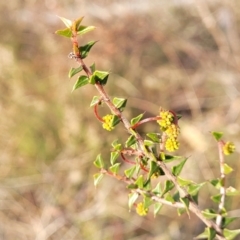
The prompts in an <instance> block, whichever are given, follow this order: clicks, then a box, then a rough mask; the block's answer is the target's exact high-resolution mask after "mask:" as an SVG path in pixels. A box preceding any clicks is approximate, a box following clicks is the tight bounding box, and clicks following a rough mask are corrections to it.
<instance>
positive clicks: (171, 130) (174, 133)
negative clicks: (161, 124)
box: [165, 124, 180, 138]
mask: <svg viewBox="0 0 240 240" xmlns="http://www.w3.org/2000/svg"><path fill="white" fill-rule="evenodd" d="M165 132H166V134H167V135H168V137H170V138H177V137H178V135H179V133H180V130H179V127H178V126H177V125H175V124H171V125H170V126H169V127H168V128H167V129H166V131H165Z"/></svg>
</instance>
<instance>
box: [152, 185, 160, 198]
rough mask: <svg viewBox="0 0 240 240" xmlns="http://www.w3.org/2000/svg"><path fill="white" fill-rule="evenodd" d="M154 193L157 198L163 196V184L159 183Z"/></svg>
mask: <svg viewBox="0 0 240 240" xmlns="http://www.w3.org/2000/svg"><path fill="white" fill-rule="evenodd" d="M152 192H153V193H154V194H155V195H157V196H160V195H162V189H161V184H160V183H158V184H157V185H156V187H155V188H154V189H153V190H152Z"/></svg>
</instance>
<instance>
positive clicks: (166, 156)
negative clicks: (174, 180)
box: [163, 154, 182, 163]
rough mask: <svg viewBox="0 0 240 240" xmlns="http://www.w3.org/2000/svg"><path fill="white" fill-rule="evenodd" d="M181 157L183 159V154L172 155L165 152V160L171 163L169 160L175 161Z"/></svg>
mask: <svg viewBox="0 0 240 240" xmlns="http://www.w3.org/2000/svg"><path fill="white" fill-rule="evenodd" d="M179 159H182V157H181V156H172V155H168V154H165V156H164V159H163V162H165V163H169V162H172V161H175V160H179Z"/></svg>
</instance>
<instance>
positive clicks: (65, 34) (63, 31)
mask: <svg viewBox="0 0 240 240" xmlns="http://www.w3.org/2000/svg"><path fill="white" fill-rule="evenodd" d="M55 33H56V34H57V35H60V36H63V37H67V38H71V37H72V31H71V30H70V29H69V28H64V29H60V30H57V31H56V32H55Z"/></svg>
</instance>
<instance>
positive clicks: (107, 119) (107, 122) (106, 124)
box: [102, 114, 114, 131]
mask: <svg viewBox="0 0 240 240" xmlns="http://www.w3.org/2000/svg"><path fill="white" fill-rule="evenodd" d="M113 117H114V115H110V114H108V115H106V116H104V117H103V118H102V119H103V121H104V122H103V124H102V127H103V128H104V129H106V130H108V131H112V130H113V129H114V127H113V126H112V121H113Z"/></svg>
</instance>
